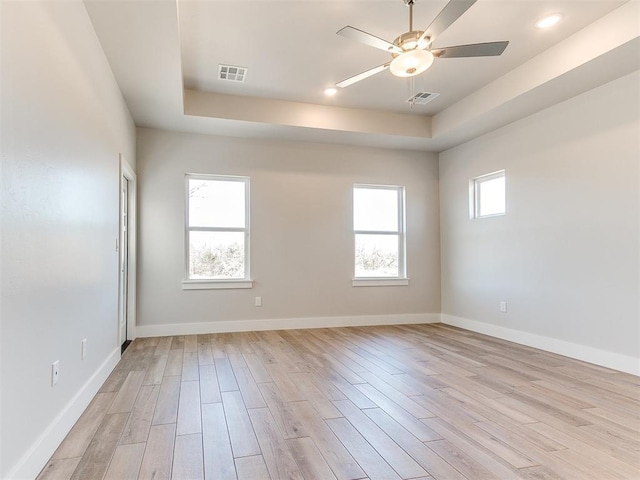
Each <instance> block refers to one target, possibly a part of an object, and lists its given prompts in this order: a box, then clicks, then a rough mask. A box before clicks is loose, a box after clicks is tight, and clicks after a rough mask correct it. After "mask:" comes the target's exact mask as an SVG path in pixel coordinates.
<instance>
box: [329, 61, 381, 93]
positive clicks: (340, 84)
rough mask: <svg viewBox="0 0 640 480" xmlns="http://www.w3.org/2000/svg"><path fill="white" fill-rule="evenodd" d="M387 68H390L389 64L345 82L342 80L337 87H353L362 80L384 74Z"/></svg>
mask: <svg viewBox="0 0 640 480" xmlns="http://www.w3.org/2000/svg"><path fill="white" fill-rule="evenodd" d="M387 68H389V63H385V64H383V65H378V66H377V67H374V68H371V69H369V70H366V71H364V72H362V73H359V74H357V75H354V76H353V77H349V78H347V79H345V80H342V81H341V82H338V83H336V87H339V88H344V87H348V86H349V85H353V84H354V83H356V82H359V81H360V80H364V79H365V78H369V77H372V76H373V75H375V74H376V73H380V72H383V71H385V70H386V69H387Z"/></svg>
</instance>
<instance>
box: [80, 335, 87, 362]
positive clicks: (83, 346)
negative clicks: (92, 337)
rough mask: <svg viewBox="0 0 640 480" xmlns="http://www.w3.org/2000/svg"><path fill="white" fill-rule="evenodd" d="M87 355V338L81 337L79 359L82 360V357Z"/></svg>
mask: <svg viewBox="0 0 640 480" xmlns="http://www.w3.org/2000/svg"><path fill="white" fill-rule="evenodd" d="M86 356H87V339H86V338H83V339H82V353H81V355H80V360H84V357H86Z"/></svg>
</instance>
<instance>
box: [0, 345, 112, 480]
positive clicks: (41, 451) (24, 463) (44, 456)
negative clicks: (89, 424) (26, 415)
mask: <svg viewBox="0 0 640 480" xmlns="http://www.w3.org/2000/svg"><path fill="white" fill-rule="evenodd" d="M118 361H120V347H118V348H116V349H115V350H114V351H113V352H111V354H110V355H109V356H108V357H107V359H106V360H105V361H104V362H102V365H100V367H98V369H97V370H96V371H95V372H94V374H93V375H92V376H91V377H90V378H89V380H87V382H86V383H85V384H84V385H83V386H82V388H81V389H80V390H79V391H78V393H76V394H75V396H74V397H73V398H72V399H71V400H70V401H69V403H68V404H67V405H66V406H65V407H64V409H63V410H62V411H61V412H60V413H59V414H58V416H57V417H56V418H55V419H54V420H53V421H52V422H51V423H50V424H49V426H48V427H47V428H46V430H45V431H44V432H43V433H42V435H40V437H38V439H37V440H36V441H35V442H34V444H33V445H32V446H31V448H30V449H29V450H28V451H27V453H26V454H25V455H24V456H23V457H22V458H21V459H20V461H19V462H18V463H17V464H16V466H15V467H13V468H12V469H11V470H10V471H9V475H8V476H7V477H6V478H7V480H27V479H34V478H36V477H37V476H38V474H39V473H40V471H41V470H42V469H43V468H44V466H45V465H46V463H47V461H48V460H49V458H51V456H52V455H53V453H54V452H55V451H56V449H57V448H58V446H59V445H60V443H61V442H62V440H64V437H66V436H67V434H68V433H69V431H71V428H72V427H73V425H74V424H75V423H76V422H77V421H78V419H79V418H80V415H82V412H84V410H85V409H86V408H87V405H89V402H91V400H92V399H93V397H94V396H95V395H96V393H98V390H99V389H100V387H101V386H102V384H103V383H104V381H105V380H106V379H107V377H108V376H109V374H111V372H112V371H113V369H114V368H115V366H116V365H117V364H118Z"/></svg>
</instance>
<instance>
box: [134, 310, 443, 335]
mask: <svg viewBox="0 0 640 480" xmlns="http://www.w3.org/2000/svg"><path fill="white" fill-rule="evenodd" d="M439 322H440V314H439V313H404V314H399V315H358V316H348V317H308V318H279V319H261V320H220V321H218V322H201V323H172V324H167V325H139V326H138V336H140V337H162V336H168V335H195V334H204V333H226V332H251V331H264V330H291V329H298V328H328V327H356V326H366V325H407V324H420V323H439Z"/></svg>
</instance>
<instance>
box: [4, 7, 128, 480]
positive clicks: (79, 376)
mask: <svg viewBox="0 0 640 480" xmlns="http://www.w3.org/2000/svg"><path fill="white" fill-rule="evenodd" d="M1 8H2V27H1V30H2V41H1V42H0V43H1V48H2V52H1V57H2V133H1V136H2V223H1V226H2V258H1V271H2V303H1V312H0V313H1V323H0V325H1V328H0V331H1V339H0V342H1V343H0V358H1V368H0V372H1V378H0V392H1V402H0V407H1V408H0V410H1V411H0V425H1V428H0V436H1V447H0V463H1V465H0V478H3V479H8V478H12V477H13V478H21V479H24V478H35V476H36V475H37V474H38V472H39V470H40V469H41V468H42V467H43V466H44V463H45V462H46V461H47V460H48V458H49V456H50V455H51V454H52V453H53V451H54V449H55V448H56V446H57V444H58V443H59V442H60V441H61V440H62V439H63V438H64V435H65V434H66V433H67V431H68V428H70V427H71V425H73V422H75V420H76V419H77V417H78V416H79V415H80V413H81V412H82V410H83V409H84V407H85V406H86V403H83V402H88V400H89V399H90V398H91V397H92V396H93V394H94V393H95V390H97V388H98V387H99V382H100V381H101V380H100V375H101V374H104V370H105V367H104V362H105V361H108V360H109V359H111V361H112V362H115V361H117V359H118V357H119V355H118V354H119V350H118V345H117V337H116V335H117V305H118V302H117V300H118V289H117V287H118V262H117V258H118V257H117V253H116V251H115V240H116V238H117V236H118V190H119V187H118V176H119V173H118V169H119V164H118V162H119V160H118V154H119V153H120V152H122V153H123V154H125V156H126V157H127V159H128V161H129V162H130V163H134V162H135V128H134V126H133V122H132V120H131V117H130V116H129V112H128V110H127V108H126V106H125V104H124V101H123V99H122V96H121V94H120V91H119V89H118V86H117V85H116V83H115V80H114V78H113V75H112V73H111V70H110V69H109V65H108V64H107V62H106V60H105V58H104V54H103V52H102V50H101V48H100V45H99V43H98V40H97V38H96V36H95V32H94V31H93V28H92V26H91V23H90V21H89V18H88V16H87V13H86V11H85V9H84V5H83V4H82V2H80V1H74V0H70V1H65V2H36V1H28V2H19V1H15V2H5V1H3V2H2V6H1ZM83 338H87V339H88V350H87V353H88V354H87V356H86V358H85V359H84V360H81V359H80V351H81V341H82V339H83ZM55 360H59V361H60V379H59V383H58V385H57V386H56V387H55V388H52V387H51V364H52V362H54V361H55ZM107 373H108V372H107ZM92 382H93V383H92ZM96 383H97V385H96ZM92 389H95V390H92Z"/></svg>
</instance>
